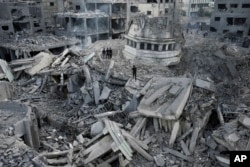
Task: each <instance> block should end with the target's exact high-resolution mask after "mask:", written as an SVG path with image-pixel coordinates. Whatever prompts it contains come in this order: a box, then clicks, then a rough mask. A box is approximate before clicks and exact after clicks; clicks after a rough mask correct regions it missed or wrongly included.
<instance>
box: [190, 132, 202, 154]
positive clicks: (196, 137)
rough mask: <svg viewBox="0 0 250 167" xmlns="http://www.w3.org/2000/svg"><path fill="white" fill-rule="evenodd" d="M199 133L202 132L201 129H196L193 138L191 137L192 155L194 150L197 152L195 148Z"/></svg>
mask: <svg viewBox="0 0 250 167" xmlns="http://www.w3.org/2000/svg"><path fill="white" fill-rule="evenodd" d="M199 132H200V127H195V128H194V131H193V133H192V137H191V140H190V145H189V151H190V153H193V152H194V150H195V146H196V143H197V139H198V135H199Z"/></svg>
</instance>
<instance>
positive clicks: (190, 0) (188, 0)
mask: <svg viewBox="0 0 250 167" xmlns="http://www.w3.org/2000/svg"><path fill="white" fill-rule="evenodd" d="M181 1H182V10H183V12H184V15H186V16H191V17H193V16H198V12H199V10H202V9H203V10H207V9H208V8H209V7H210V6H211V5H212V3H213V2H212V1H211V0H181Z"/></svg>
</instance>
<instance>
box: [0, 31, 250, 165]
mask: <svg viewBox="0 0 250 167" xmlns="http://www.w3.org/2000/svg"><path fill="white" fill-rule="evenodd" d="M185 38H186V42H187V45H186V46H185V48H184V50H185V51H184V56H183V58H182V60H181V63H180V64H179V65H177V66H174V67H160V66H154V65H139V64H137V62H132V61H130V60H127V59H125V58H124V57H123V55H122V52H121V50H122V48H123V46H124V42H123V41H122V40H107V41H98V42H97V43H96V44H95V43H94V44H92V45H90V46H89V47H88V48H87V49H79V48H76V47H69V48H66V49H64V51H63V52H61V53H60V54H53V53H51V52H49V51H46V50H43V51H41V52H39V53H37V54H36V55H35V56H33V57H30V58H28V57H27V58H23V59H17V60H12V61H10V62H6V61H5V60H1V61H0V67H1V68H0V78H1V80H5V81H1V82H0V91H1V96H0V100H1V101H4V100H9V101H11V100H12V101H15V102H16V103H20V104H24V103H25V105H27V106H30V108H31V109H32V110H31V111H33V112H34V113H35V117H31V120H33V121H35V122H36V121H37V122H40V123H39V124H40V125H39V127H37V128H38V130H36V133H38V134H39V135H38V136H39V142H40V145H34V147H32V146H31V147H32V148H35V149H36V151H34V152H32V153H30V152H29V151H26V152H25V153H23V152H22V151H23V149H21V146H15V144H13V143H15V142H17V143H19V142H22V140H23V141H25V140H26V139H25V138H24V137H23V136H22V135H17V132H16V131H17V127H15V126H13V125H14V123H13V124H12V125H9V126H5V127H4V128H3V129H1V130H2V132H3V133H2V135H1V136H0V137H1V138H2V139H3V140H1V142H0V147H1V149H0V160H1V161H0V166H6V165H7V166H8V165H9V163H12V162H14V160H16V159H20V160H21V161H22V160H23V162H25V163H28V164H33V165H35V166H44V167H45V166H99V167H102V166H103V167H104V166H143V167H145V166H170V167H178V166H187V167H189V166H190V167H191V166H227V165H228V164H229V158H228V155H227V154H223V151H227V150H249V149H250V140H249V139H250V136H249V127H250V115H249V113H248V111H249V109H250V108H249V105H250V100H249V99H250V98H249V95H250V91H249V81H250V80H249V72H250V69H249V57H250V54H249V50H245V49H242V48H239V47H235V46H231V45H224V44H223V43H219V42H218V43H217V42H214V41H213V40H212V39H207V40H204V38H198V39H197V40H199V41H200V42H199V44H196V45H189V43H190V42H191V41H192V38H193V35H188V34H186V36H185ZM104 47H111V48H112V50H113V57H112V59H107V58H105V57H103V56H102V54H101V50H102V48H104ZM133 65H135V66H137V68H138V72H137V75H138V77H137V79H136V80H134V79H132V78H131V76H132V71H131V68H132V66H133ZM7 103H9V102H7ZM0 111H1V108H0ZM0 114H1V117H0V119H1V120H0V121H1V122H3V121H4V119H7V120H8V119H10V118H11V116H9V115H8V114H7V115H6V112H2V111H1V112H0ZM37 115H39V117H38V116H37ZM33 116H34V115H33ZM33 118H35V119H33ZM24 122H25V121H24ZM31 127H33V126H31ZM31 129H32V128H31ZM33 129H34V127H33ZM25 132H26V131H25ZM34 133H35V132H32V134H34ZM10 135H13V136H10ZM14 136H15V138H14ZM9 138H11V139H12V140H13V142H11V143H8V146H6V142H7V141H11V140H8V139H9ZM16 138H17V139H16ZM34 140H35V139H34ZM10 145H11V147H9V146H10ZM246 146H247V147H246ZM12 147H14V148H16V149H17V150H16V151H15V152H17V153H18V154H17V155H15V154H11V152H12V151H14V150H12V149H10V150H8V148H12ZM27 148H29V147H27ZM30 149H31V148H30ZM29 153H30V155H29ZM26 154H27V155H26ZM14 155H15V156H14ZM27 156H28V157H29V158H28V157H27ZM6 157H8V158H7V159H6ZM6 160H8V161H6ZM19 162H20V161H19ZM28 164H26V165H28ZM15 165H18V164H15ZM15 165H14V166H15ZM19 165H20V164H19Z"/></svg>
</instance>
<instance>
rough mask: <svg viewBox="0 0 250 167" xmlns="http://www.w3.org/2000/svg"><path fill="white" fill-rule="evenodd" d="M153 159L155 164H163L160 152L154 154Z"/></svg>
mask: <svg viewBox="0 0 250 167" xmlns="http://www.w3.org/2000/svg"><path fill="white" fill-rule="evenodd" d="M154 160H155V163H156V165H157V166H164V165H165V160H164V159H163V157H162V155H161V154H159V155H156V156H154Z"/></svg>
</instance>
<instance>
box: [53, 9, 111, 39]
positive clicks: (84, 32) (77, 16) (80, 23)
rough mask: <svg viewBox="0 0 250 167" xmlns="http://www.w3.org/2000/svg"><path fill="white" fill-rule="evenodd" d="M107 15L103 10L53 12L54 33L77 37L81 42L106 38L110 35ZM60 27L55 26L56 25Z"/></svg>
mask: <svg viewBox="0 0 250 167" xmlns="http://www.w3.org/2000/svg"><path fill="white" fill-rule="evenodd" d="M108 22H109V20H108V15H107V14H106V13H104V12H100V11H96V12H93V11H91V12H79V13H73V12H67V13H57V14H55V23H56V26H55V27H56V29H55V30H56V31H55V32H56V33H57V34H58V35H59V34H67V35H68V36H73V37H78V38H80V39H81V40H82V41H83V42H85V43H86V42H87V38H88V37H90V38H91V42H95V41H96V40H99V39H107V38H108V37H109V36H110V32H109V25H108ZM58 24H59V25H60V26H59V27H60V28H57V25H58Z"/></svg>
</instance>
